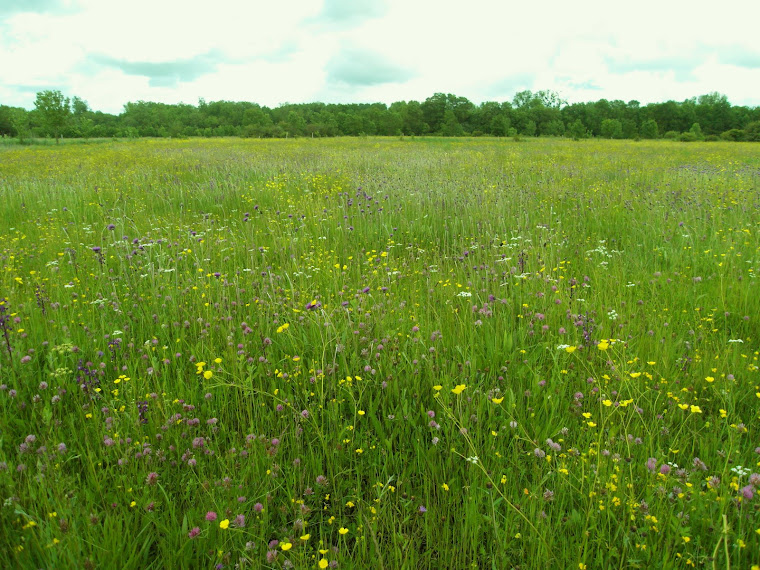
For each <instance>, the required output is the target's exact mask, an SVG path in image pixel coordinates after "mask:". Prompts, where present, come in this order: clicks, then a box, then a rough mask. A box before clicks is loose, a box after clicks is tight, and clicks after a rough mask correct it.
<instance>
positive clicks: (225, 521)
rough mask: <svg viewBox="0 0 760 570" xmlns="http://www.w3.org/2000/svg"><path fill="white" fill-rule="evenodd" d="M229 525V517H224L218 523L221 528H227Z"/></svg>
mask: <svg viewBox="0 0 760 570" xmlns="http://www.w3.org/2000/svg"><path fill="white" fill-rule="evenodd" d="M229 527H230V519H224V520H223V521H222V522H220V523H219V528H221V529H222V530H227V529H228V528H229Z"/></svg>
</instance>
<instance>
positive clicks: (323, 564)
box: [319, 558, 330, 568]
mask: <svg viewBox="0 0 760 570" xmlns="http://www.w3.org/2000/svg"><path fill="white" fill-rule="evenodd" d="M329 564H330V563H329V562H328V561H327V559H326V558H323V559H322V560H320V561H319V567H320V568H327V566H328V565H329Z"/></svg>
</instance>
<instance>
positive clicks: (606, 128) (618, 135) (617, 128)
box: [602, 119, 623, 139]
mask: <svg viewBox="0 0 760 570" xmlns="http://www.w3.org/2000/svg"><path fill="white" fill-rule="evenodd" d="M602 136H603V137H604V138H607V139H622V138H623V124H622V123H621V122H620V121H618V120H617V119H604V120H603V121H602Z"/></svg>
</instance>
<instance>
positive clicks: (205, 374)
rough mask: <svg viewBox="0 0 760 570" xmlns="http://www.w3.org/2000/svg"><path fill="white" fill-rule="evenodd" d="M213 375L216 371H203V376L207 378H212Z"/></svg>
mask: <svg viewBox="0 0 760 570" xmlns="http://www.w3.org/2000/svg"><path fill="white" fill-rule="evenodd" d="M213 375H214V373H213V372H211V370H206V371H205V372H204V373H203V377H204V378H205V379H206V380H211V377H212V376H213Z"/></svg>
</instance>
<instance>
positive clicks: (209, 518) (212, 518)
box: [206, 511, 216, 522]
mask: <svg viewBox="0 0 760 570" xmlns="http://www.w3.org/2000/svg"><path fill="white" fill-rule="evenodd" d="M206 520H207V521H209V522H214V521H215V520H216V513H215V512H214V511H209V512H207V513H206Z"/></svg>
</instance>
